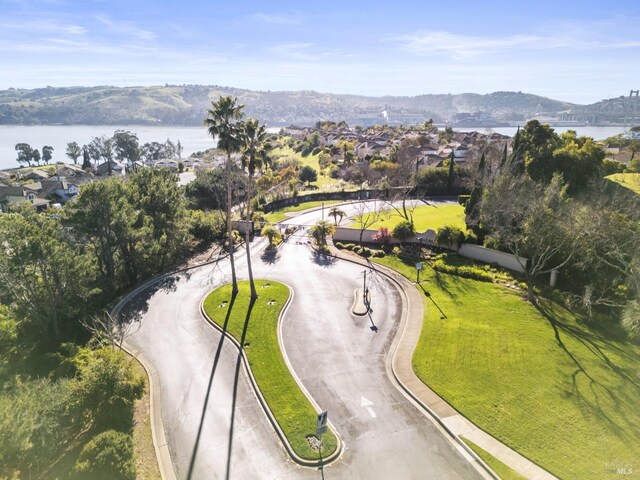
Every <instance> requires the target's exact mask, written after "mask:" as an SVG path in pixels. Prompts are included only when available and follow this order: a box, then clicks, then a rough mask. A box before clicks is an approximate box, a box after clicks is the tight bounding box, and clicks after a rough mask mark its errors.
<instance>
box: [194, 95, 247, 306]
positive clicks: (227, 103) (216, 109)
mask: <svg viewBox="0 0 640 480" xmlns="http://www.w3.org/2000/svg"><path fill="white" fill-rule="evenodd" d="M211 107H212V108H211V109H209V110H207V118H206V119H205V120H204V124H205V126H206V127H207V131H208V132H209V135H211V136H212V137H213V138H214V140H215V139H217V148H219V149H220V150H223V151H224V152H226V154H227V166H226V170H227V205H226V206H227V235H228V237H227V238H228V243H229V260H230V262H231V280H232V283H233V287H232V292H233V293H234V294H235V293H237V292H238V280H237V278H236V268H235V262H234V259H233V250H234V245H233V229H232V227H231V208H232V181H231V174H232V170H233V168H232V161H231V154H232V153H237V152H240V151H241V150H242V147H243V143H244V142H243V138H242V125H241V122H240V120H241V119H242V115H243V113H242V109H243V108H244V105H238V103H237V99H235V98H231V97H230V96H226V97H220V98H219V99H218V101H217V102H211Z"/></svg>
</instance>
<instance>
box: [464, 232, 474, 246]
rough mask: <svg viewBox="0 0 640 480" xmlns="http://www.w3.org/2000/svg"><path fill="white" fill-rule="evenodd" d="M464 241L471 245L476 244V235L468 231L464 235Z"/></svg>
mask: <svg viewBox="0 0 640 480" xmlns="http://www.w3.org/2000/svg"><path fill="white" fill-rule="evenodd" d="M463 241H464V243H469V244H471V245H477V244H478V236H477V235H476V234H475V233H474V232H471V231H468V232H467V234H466V235H465V236H464V240H463Z"/></svg>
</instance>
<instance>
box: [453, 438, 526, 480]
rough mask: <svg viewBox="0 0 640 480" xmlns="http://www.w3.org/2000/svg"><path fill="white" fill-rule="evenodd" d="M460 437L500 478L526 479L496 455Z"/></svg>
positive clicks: (511, 479)
mask: <svg viewBox="0 0 640 480" xmlns="http://www.w3.org/2000/svg"><path fill="white" fill-rule="evenodd" d="M460 438H462V440H463V441H464V443H466V444H467V445H469V448H470V449H471V450H473V451H474V452H476V454H477V455H478V456H479V457H480V458H481V459H482V460H484V462H485V463H486V464H487V465H489V467H491V469H492V470H493V471H494V472H496V473H497V474H498V476H499V477H500V478H501V479H502V480H526V477H523V476H522V475H520V474H519V473H518V472H516V471H515V470H513V469H512V468H509V467H508V466H506V465H505V464H504V463H502V462H501V461H500V460H498V459H497V458H496V457H494V456H493V455H491V454H490V453H489V452H487V451H486V450H485V449H483V448H480V447H479V446H478V445H476V444H475V443H473V442H472V441H471V440H469V439H467V438H464V437H460Z"/></svg>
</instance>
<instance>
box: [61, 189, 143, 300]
mask: <svg viewBox="0 0 640 480" xmlns="http://www.w3.org/2000/svg"><path fill="white" fill-rule="evenodd" d="M65 218H66V224H67V225H68V226H70V227H71V228H72V229H73V232H74V234H75V236H76V237H77V238H78V239H79V240H81V241H82V243H83V244H85V245H86V246H87V247H88V248H87V251H88V252H90V254H91V255H93V256H94V258H95V260H96V266H97V268H98V272H99V274H100V282H99V283H100V284H101V286H103V287H106V288H107V289H108V291H117V290H118V289H119V288H121V287H122V286H124V285H123V283H122V281H121V280H122V279H121V274H122V273H126V276H127V278H128V282H125V283H133V282H135V281H136V279H137V272H138V270H137V265H136V257H137V255H136V252H137V250H136V247H137V232H136V230H135V228H134V227H135V225H136V222H137V220H138V215H137V214H136V211H135V209H134V208H133V206H132V204H131V202H130V201H129V198H128V196H127V189H126V186H125V184H124V182H123V181H122V180H121V179H120V178H116V177H110V178H109V179H107V180H104V181H101V182H92V183H88V184H87V185H85V186H84V188H83V189H82V190H81V191H80V195H78V198H77V200H76V201H75V202H73V203H71V204H68V205H67V207H66V208H65Z"/></svg>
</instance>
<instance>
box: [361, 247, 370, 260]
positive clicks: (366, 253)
mask: <svg viewBox="0 0 640 480" xmlns="http://www.w3.org/2000/svg"><path fill="white" fill-rule="evenodd" d="M360 255H361V256H363V257H364V258H369V257H370V256H371V255H372V252H371V249H369V248H367V247H364V248H363V249H362V251H361V252H360Z"/></svg>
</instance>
